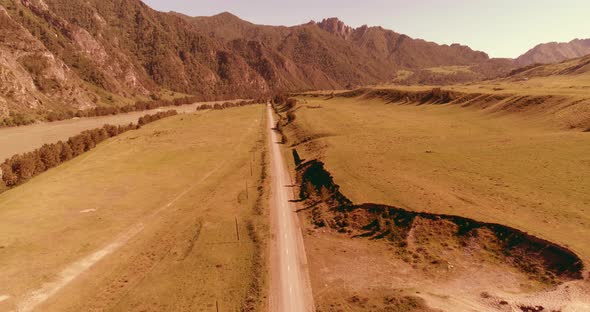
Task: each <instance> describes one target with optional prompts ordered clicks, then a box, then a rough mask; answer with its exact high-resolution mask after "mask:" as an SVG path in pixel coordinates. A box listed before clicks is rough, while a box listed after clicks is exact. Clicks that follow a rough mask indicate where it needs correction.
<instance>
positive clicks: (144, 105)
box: [45, 96, 266, 122]
mask: <svg viewBox="0 0 590 312" xmlns="http://www.w3.org/2000/svg"><path fill="white" fill-rule="evenodd" d="M199 100H201V98H200V97H196V96H189V97H183V98H177V99H174V100H163V99H158V100H153V101H137V102H135V104H131V105H126V106H120V107H119V106H106V107H105V106H100V107H95V108H91V109H86V110H78V111H66V112H50V113H48V114H47V115H46V117H45V118H46V119H47V121H50V122H51V121H57V120H65V119H71V118H74V117H79V118H82V117H96V116H108V115H117V114H121V113H129V112H140V111H145V110H150V109H156V108H160V107H170V106H181V105H187V104H192V103H196V102H198V101H199ZM256 103H266V99H263V98H260V99H256V100H250V101H240V102H235V103H232V102H225V103H223V104H215V105H211V104H204V105H201V106H208V107H209V108H215V107H217V106H218V105H222V106H223V108H226V107H235V106H243V105H248V104H256Z"/></svg>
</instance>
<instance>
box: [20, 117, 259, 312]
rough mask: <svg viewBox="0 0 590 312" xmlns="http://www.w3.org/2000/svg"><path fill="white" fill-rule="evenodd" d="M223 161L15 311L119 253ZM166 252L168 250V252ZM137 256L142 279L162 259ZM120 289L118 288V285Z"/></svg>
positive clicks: (24, 311) (44, 298)
mask: <svg viewBox="0 0 590 312" xmlns="http://www.w3.org/2000/svg"><path fill="white" fill-rule="evenodd" d="M251 131H252V127H250V128H249V129H248V131H246V132H245V133H244V135H242V137H241V138H240V140H239V143H238V144H237V145H238V146H241V145H242V144H243V143H244V142H243V141H244V139H245V138H246V137H247V136H248V135H249V133H250V132H251ZM226 162H227V160H223V161H221V162H220V163H219V164H218V165H217V166H216V167H215V168H213V169H212V170H210V171H209V172H208V173H207V174H206V175H205V176H203V177H202V178H201V179H199V180H198V181H197V182H195V183H193V184H191V185H190V186H189V187H187V188H186V189H185V190H183V191H182V192H180V193H179V194H178V195H177V196H175V197H174V198H173V199H172V200H171V201H170V202H168V203H167V204H165V205H162V206H161V207H159V208H158V209H156V210H155V211H153V212H151V213H150V214H149V215H147V216H146V217H145V218H144V220H143V221H141V222H139V223H137V224H135V225H133V226H132V227H130V228H129V229H128V230H127V231H125V232H124V233H123V234H121V235H119V236H117V238H116V239H115V240H114V241H113V242H112V243H110V244H109V245H107V246H105V247H104V248H102V249H100V250H98V251H96V252H94V253H92V254H90V255H89V256H87V257H85V258H82V259H81V260H79V261H76V262H74V263H72V264H70V265H69V266H67V267H66V268H65V269H63V270H62V271H61V272H60V273H59V274H58V278H57V279H56V280H54V281H51V282H47V283H44V284H43V285H42V286H41V287H40V288H38V289H36V290H33V291H31V292H30V293H29V295H27V296H26V297H25V298H24V299H23V300H21V301H20V302H19V303H18V304H17V311H19V312H30V311H34V309H35V308H36V307H37V306H39V305H40V304H42V303H44V302H45V301H47V300H48V299H49V298H51V297H52V296H54V295H56V294H57V293H58V292H59V291H60V290H62V289H63V288H64V287H66V286H67V285H68V284H70V283H71V282H72V281H73V280H74V279H76V278H77V277H78V276H80V275H81V274H82V273H84V272H85V271H87V270H88V269H90V268H91V267H92V266H94V265H95V264H96V263H98V262H99V261H100V260H102V259H104V258H105V257H106V256H108V255H110V254H112V253H113V252H115V251H116V250H118V249H119V248H120V247H122V246H123V245H125V244H126V243H127V242H129V240H131V239H132V238H133V237H135V236H136V235H137V234H139V233H140V232H141V231H142V230H143V229H144V227H145V224H147V223H149V222H152V221H154V219H155V217H156V216H158V215H159V214H160V213H162V212H163V211H165V210H167V209H168V208H169V207H171V206H172V205H174V204H175V203H176V202H177V201H178V200H180V199H181V198H183V197H184V196H185V195H186V194H188V193H189V192H190V191H192V190H193V189H195V188H196V187H197V186H199V185H200V184H201V183H203V182H204V181H205V180H207V179H208V178H209V177H210V176H211V175H213V174H214V173H215V172H217V171H218V170H219V169H220V168H221V167H223V166H224V165H225V163H226ZM169 250H170V249H168V251H169ZM139 257H140V258H142V259H141V260H139V262H143V264H145V265H140V266H138V267H139V268H140V270H141V272H137V273H140V275H143V276H145V274H147V272H149V269H148V268H152V267H153V264H154V263H155V262H156V261H158V260H161V259H157V258H156V255H155V254H151V253H148V252H143V253H142V254H141V256H139ZM150 263H151V265H150ZM136 268H137V267H136ZM118 281H119V286H120V285H125V284H128V283H129V280H128V279H127V280H126V279H124V278H123V279H119V280H118ZM119 288H121V286H120V287H119ZM89 311H92V310H89Z"/></svg>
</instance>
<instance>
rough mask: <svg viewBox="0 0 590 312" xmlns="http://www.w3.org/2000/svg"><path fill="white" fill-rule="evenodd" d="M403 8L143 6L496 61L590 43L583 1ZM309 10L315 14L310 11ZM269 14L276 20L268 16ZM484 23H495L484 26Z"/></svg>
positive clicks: (588, 7)
mask: <svg viewBox="0 0 590 312" xmlns="http://www.w3.org/2000/svg"><path fill="white" fill-rule="evenodd" d="M308 2H309V3H308ZM403 2H404V1H403V0H390V1H387V0H368V1H365V2H364V3H363V7H362V8H359V7H357V6H358V4H357V3H356V2H354V1H352V0H340V1H335V0H327V1H323V2H322V3H315V2H313V4H314V5H311V3H312V2H311V1H308V0H300V1H297V2H294V1H285V2H283V3H273V2H272V1H271V0H253V1H249V2H248V3H243V2H241V1H239V0H220V1H216V2H210V1H191V2H189V3H187V1H185V0H166V1H165V0H144V3H146V4H147V5H149V6H150V7H152V8H153V9H156V10H158V11H163V12H176V13H181V14H185V15H188V16H193V17H198V16H214V15H218V14H222V13H230V14H232V15H235V16H237V17H239V18H240V19H243V20H245V21H248V22H251V23H254V24H257V25H269V26H286V27H291V26H296V25H302V24H306V23H309V22H310V21H315V22H320V21H322V20H323V19H324V18H331V17H336V18H338V19H339V20H341V21H342V22H344V23H345V24H346V25H348V26H350V27H353V28H358V27H361V26H363V25H367V26H380V27H383V28H385V29H389V30H392V31H395V32H397V33H400V34H404V35H408V36H410V37H412V38H416V39H423V40H426V41H430V42H435V43H437V44H441V45H443V44H446V45H451V44H454V43H458V44H461V45H466V46H469V47H470V48H471V49H473V50H477V51H482V52H485V53H487V54H488V55H489V56H490V57H492V58H513V59H514V58H517V57H519V56H520V55H522V54H524V53H526V52H527V51H528V50H530V49H532V48H533V47H535V46H537V45H539V44H543V43H553V42H556V43H562V42H570V41H572V40H576V39H588V38H590V19H587V18H585V14H584V13H583V12H588V11H590V2H588V3H586V2H584V1H582V0H564V1H561V2H560V3H559V4H558V3H553V2H552V1H550V0H537V1H534V0H523V1H520V2H519V3H516V4H515V3H511V2H510V1H509V0H497V1H494V3H492V1H487V0H476V1H472V0H471V1H470V0H449V1H445V2H446V3H445V4H443V3H440V2H435V1H434V0H422V1H416V2H415V3H412V4H406V3H403ZM474 2H476V3H474ZM306 5H307V6H306ZM309 7H313V8H314V9H313V10H309ZM262 8H264V9H262ZM385 8H390V9H389V10H387V9H385ZM445 10H446V11H445ZM449 10H452V12H449ZM387 11H389V12H387ZM268 12H272V13H273V14H264V13H268ZM441 12H442V13H444V14H440V13H441ZM261 13H263V14H261ZM481 20H495V21H496V22H495V23H481V22H480V21H481ZM392 21H394V22H392ZM543 21H548V22H543ZM465 25H468V27H465ZM555 25H560V27H554V26H555ZM532 28H534V31H532V30H531V29H532ZM557 28H560V29H557ZM499 43H502V44H499Z"/></svg>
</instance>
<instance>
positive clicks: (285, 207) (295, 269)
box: [268, 106, 315, 312]
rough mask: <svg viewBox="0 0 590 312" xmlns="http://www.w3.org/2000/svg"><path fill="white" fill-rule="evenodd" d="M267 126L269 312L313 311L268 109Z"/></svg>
mask: <svg viewBox="0 0 590 312" xmlns="http://www.w3.org/2000/svg"><path fill="white" fill-rule="evenodd" d="M268 121H269V122H268V124H269V127H268V128H269V131H270V134H269V138H270V145H271V146H270V151H271V178H272V184H271V185H272V198H271V205H270V209H271V218H272V223H273V229H272V231H273V232H272V233H273V238H274V240H273V242H272V245H271V248H272V255H271V257H272V260H271V270H272V271H271V272H272V274H271V293H270V310H271V311H283V312H291V311H314V310H315V308H314V304H313V296H312V294H311V284H310V280H309V273H308V269H307V257H306V254H305V247H304V246H303V237H302V235H301V228H300V225H299V220H298V218H297V214H296V213H295V209H294V206H293V205H292V204H291V202H289V200H290V199H292V198H293V195H292V192H291V188H290V187H289V185H290V184H291V179H290V178H289V173H288V171H287V169H286V167H285V164H284V160H283V155H282V154H281V149H280V145H279V143H278V142H279V141H280V140H279V138H278V135H277V133H275V131H273V130H272V129H271V128H272V127H273V126H274V124H275V120H274V116H273V113H272V110H271V108H270V106H269V107H268Z"/></svg>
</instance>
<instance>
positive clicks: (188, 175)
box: [0, 105, 267, 311]
mask: <svg viewBox="0 0 590 312" xmlns="http://www.w3.org/2000/svg"><path fill="white" fill-rule="evenodd" d="M229 111H231V113H229ZM265 118H266V117H265V108H264V107H263V106H262V105H255V106H248V107H243V108H235V109H231V110H226V111H207V112H199V113H197V114H186V115H178V116H175V117H171V118H167V119H164V120H162V121H158V122H155V123H153V124H150V125H148V126H145V127H142V128H141V129H140V130H134V131H130V132H127V133H125V134H123V135H120V136H118V137H115V138H112V139H110V140H108V141H106V142H104V143H102V144H100V145H99V146H97V148H96V149H94V150H92V151H90V152H88V153H86V154H84V155H82V156H80V157H78V158H76V159H74V160H72V161H69V162H67V163H65V164H63V165H61V166H59V167H57V168H54V169H51V170H50V171H48V172H46V173H44V174H42V175H40V176H38V177H36V178H34V179H32V180H31V181H29V182H27V183H25V184H24V185H21V186H19V187H17V188H14V189H12V190H9V191H7V192H5V193H3V194H1V195H0V280H1V281H2V283H0V311H11V310H14V309H17V310H18V311H33V310H35V311H170V310H175V311H212V310H213V311H214V310H215V308H216V306H218V307H219V309H220V311H230V310H235V309H238V308H242V307H243V306H244V305H250V306H258V305H259V304H260V302H262V301H263V300H262V299H261V298H259V297H258V296H262V295H263V294H264V291H263V290H262V291H261V289H262V287H263V286H262V285H263V284H260V281H262V282H261V283H264V280H265V277H264V274H266V273H264V270H262V269H261V266H263V265H264V262H265V260H264V255H265V250H266V248H265V247H264V244H265V240H266V237H267V235H266V229H267V225H266V224H267V222H266V219H265V218H266V217H265V216H263V213H264V212H263V211H262V209H261V207H259V205H261V203H262V201H259V200H257V198H258V196H259V192H258V190H257V189H258V188H259V187H260V189H262V188H261V187H262V186H261V183H262V180H261V179H260V177H261V170H262V169H261V168H263V167H264V166H262V162H263V161H264V160H263V157H262V151H263V150H264V149H265V139H264V138H265V125H266V119H265ZM227 125H231V127H228V126H227ZM251 166H252V167H253V169H251ZM251 170H252V171H251ZM246 185H248V188H246ZM261 259H262V260H261ZM261 274H262V276H261ZM257 283H258V284H257Z"/></svg>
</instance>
